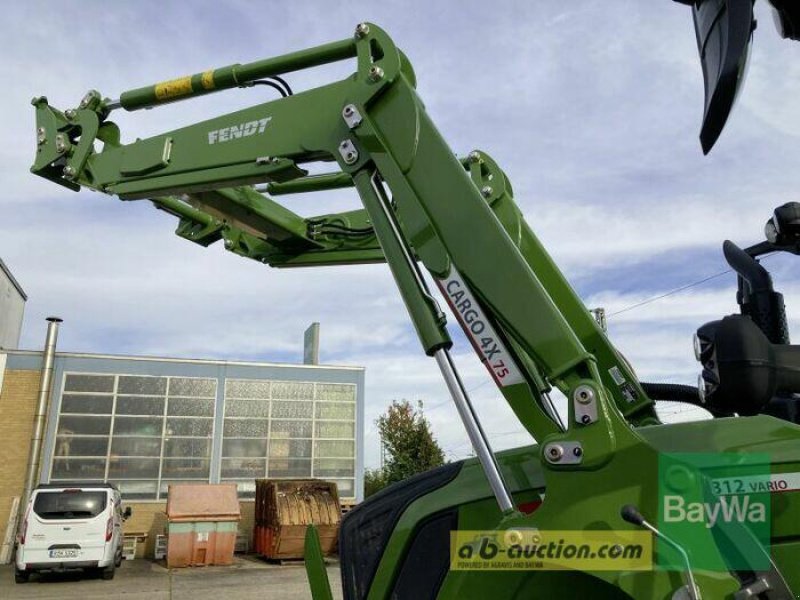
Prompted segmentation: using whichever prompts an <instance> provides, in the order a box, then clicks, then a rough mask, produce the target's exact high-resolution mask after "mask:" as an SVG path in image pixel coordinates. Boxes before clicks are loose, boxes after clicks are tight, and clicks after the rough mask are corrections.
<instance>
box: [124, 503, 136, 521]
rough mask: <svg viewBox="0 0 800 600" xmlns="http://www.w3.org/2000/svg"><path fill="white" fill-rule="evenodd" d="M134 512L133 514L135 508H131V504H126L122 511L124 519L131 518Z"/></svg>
mask: <svg viewBox="0 0 800 600" xmlns="http://www.w3.org/2000/svg"><path fill="white" fill-rule="evenodd" d="M132 514H133V510H131V507H130V506H126V507H125V510H124V511H123V512H122V518H123V520H125V521H127V520H128V519H130V518H131V515H132Z"/></svg>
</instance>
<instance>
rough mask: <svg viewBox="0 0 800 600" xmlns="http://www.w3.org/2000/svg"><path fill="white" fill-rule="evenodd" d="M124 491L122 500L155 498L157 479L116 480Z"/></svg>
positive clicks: (117, 484) (122, 491)
mask: <svg viewBox="0 0 800 600" xmlns="http://www.w3.org/2000/svg"><path fill="white" fill-rule="evenodd" d="M114 483H115V484H116V486H117V487H118V488H119V491H120V492H121V493H122V501H123V502H125V501H128V500H155V499H156V489H157V488H158V483H157V482H155V481H125V480H123V481H115V482H114Z"/></svg>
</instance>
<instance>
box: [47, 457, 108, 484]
mask: <svg viewBox="0 0 800 600" xmlns="http://www.w3.org/2000/svg"><path fill="white" fill-rule="evenodd" d="M105 470H106V459H104V458H54V459H53V471H52V475H51V479H61V480H64V479H81V480H83V479H103V477H104V476H105Z"/></svg>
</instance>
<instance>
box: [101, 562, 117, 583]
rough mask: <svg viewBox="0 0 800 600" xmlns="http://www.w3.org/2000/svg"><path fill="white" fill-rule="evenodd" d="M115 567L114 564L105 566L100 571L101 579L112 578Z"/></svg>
mask: <svg viewBox="0 0 800 600" xmlns="http://www.w3.org/2000/svg"><path fill="white" fill-rule="evenodd" d="M116 569H117V567H116V566H115V565H113V564H112V565H109V566H107V567H106V568H104V569H103V570H102V571H101V572H102V575H103V579H105V580H106V581H108V580H110V579H114V571H116Z"/></svg>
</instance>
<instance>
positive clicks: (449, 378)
mask: <svg viewBox="0 0 800 600" xmlns="http://www.w3.org/2000/svg"><path fill="white" fill-rule="evenodd" d="M433 356H434V357H435V358H436V362H437V363H438V365H439V369H441V371H442V375H443V376H444V380H445V382H447V387H448V389H449V390H450V395H451V396H452V397H453V402H454V403H455V405H456V409H457V410H458V415H459V416H460V417H461V421H462V423H464V429H466V430H467V435H468V436H469V441H470V442H471V443H472V448H473V450H475V454H476V455H477V457H478V461H480V463H481V467H482V468H483V472H484V473H485V474H486V479H488V480H489V487H491V488H492V493H493V494H494V497H495V498H496V499H497V504H498V505H500V510H501V511H503V512H504V513H509V512H511V511H513V510H514V502H513V500H512V499H511V494H510V493H509V492H508V488H507V487H506V483H505V481H504V480H503V475H502V473H501V472H500V467H499V466H498V464H497V459H496V458H495V456H494V452H492V448H491V447H490V446H489V440H488V439H487V438H486V433H485V432H484V431H483V428H482V427H481V424H480V421H479V420H478V417H477V416H476V414H475V409H473V408H472V402H470V399H469V396H467V392H466V390H465V389H464V384H463V382H462V381H461V378H460V377H459V376H458V371H456V368H455V365H454V364H453V359H452V358H451V357H450V353H449V352H448V351H447V350H445V349H444V348H440V349H439V350H437V351H436V352H435V353H434V355H433Z"/></svg>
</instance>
